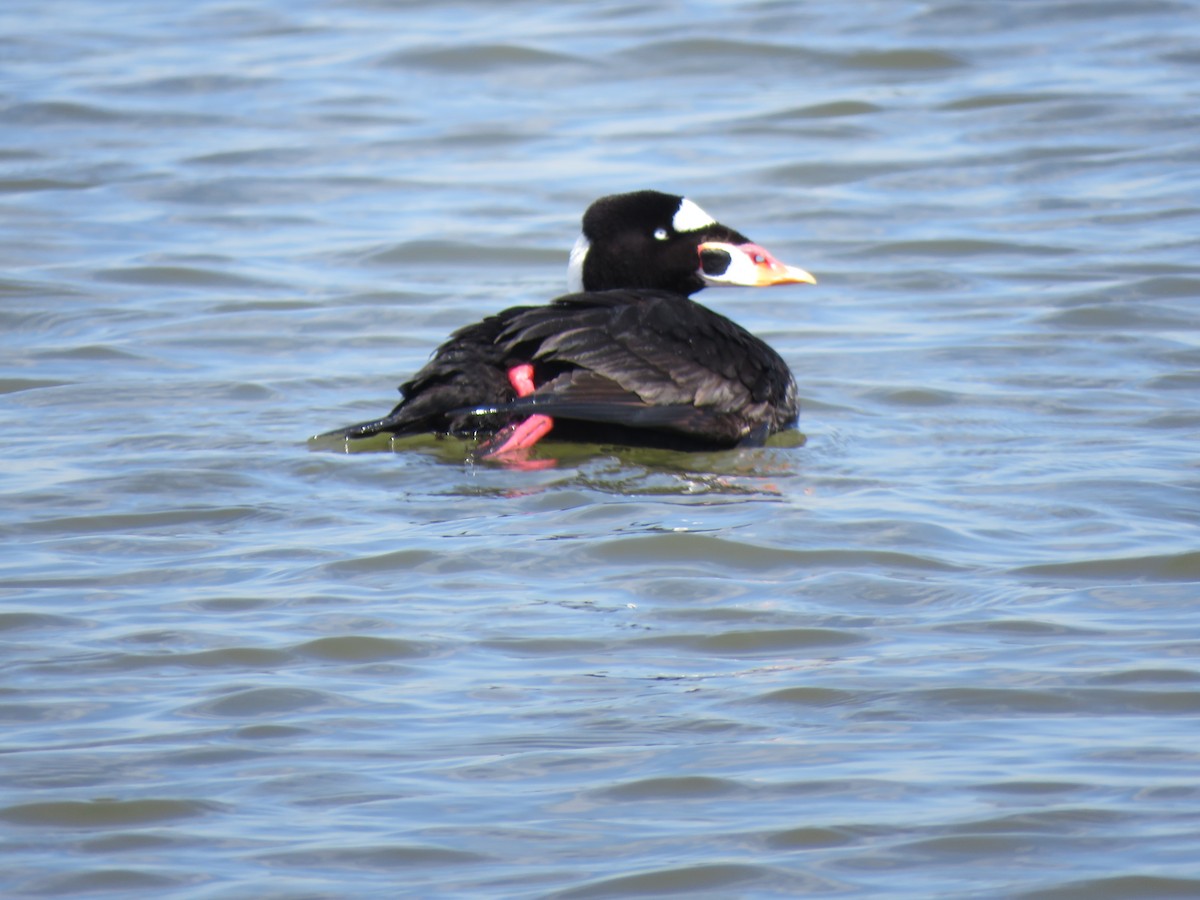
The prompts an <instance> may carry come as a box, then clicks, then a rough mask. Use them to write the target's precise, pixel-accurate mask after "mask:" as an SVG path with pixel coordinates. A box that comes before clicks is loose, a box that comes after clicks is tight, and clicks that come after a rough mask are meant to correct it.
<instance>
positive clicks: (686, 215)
mask: <svg viewBox="0 0 1200 900" xmlns="http://www.w3.org/2000/svg"><path fill="white" fill-rule="evenodd" d="M716 224H717V220H716V219H714V218H713V217H712V216H710V215H709V214H708V213H706V212H705V211H704V210H702V209H701V208H700V207H698V206H697V205H696V204H695V203H693V202H692V201H691V200H688V199H687V198H686V197H685V198H683V199H682V200H680V201H679V209H678V210H677V211H676V213H675V217H674V218H673V219H671V227H672V228H674V229H675V230H676V231H699V230H700V229H701V228H707V227H708V226H709V225H716Z"/></svg>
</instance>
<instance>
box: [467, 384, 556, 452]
mask: <svg viewBox="0 0 1200 900" xmlns="http://www.w3.org/2000/svg"><path fill="white" fill-rule="evenodd" d="M508 382H509V384H511V385H512V386H513V390H514V391H516V392H517V396H518V397H528V396H529V395H530V394H532V393H533V392H534V391H535V390H536V389H537V385H535V384H534V383H533V366H532V365H530V364H529V363H523V364H521V365H519V366H513V367H512V368H511V369H509V370H508ZM553 427H554V419H553V418H551V417H550V416H543V415H540V414H534V415H532V416H530V417H529V418H527V419H523V420H521V421H520V422H514V423H513V424H511V425H508V426H505V427H504V428H502V429H500V431H498V432H496V434H494V435H493V436H492V437H491V438H489V439H488V440H487V441H485V442H484V443H482V444H480V445H479V450H480V451H482V452H481V453H480V454H479V455H480V456H482V457H483V458H484V459H498V458H500V459H501V461H507V462H513V463H516V464H517V465H519V466H520V467H521V468H545V467H546V466H552V465H554V461H553V460H544V461H538V462H533V461H530V460H527V459H524V458H523V457H524V456H525V455H526V454H527V453H528V451H529V448H530V447H532V446H533V445H534V444H536V443H537V442H538V441H540V440H541V439H542V438H544V437H545V436H546V435H547V434H549V432H550V429H551V428H553ZM539 463H544V465H542V464H539Z"/></svg>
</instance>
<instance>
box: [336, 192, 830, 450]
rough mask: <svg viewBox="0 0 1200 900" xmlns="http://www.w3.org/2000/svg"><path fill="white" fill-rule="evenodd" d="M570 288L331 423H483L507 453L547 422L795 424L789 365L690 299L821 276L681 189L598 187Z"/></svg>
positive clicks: (456, 340) (583, 435)
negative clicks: (603, 193) (364, 414)
mask: <svg viewBox="0 0 1200 900" xmlns="http://www.w3.org/2000/svg"><path fill="white" fill-rule="evenodd" d="M568 279H569V282H570V287H571V290H572V291H574V293H571V294H567V295H566V296H563V297H559V298H558V299H557V300H555V301H554V302H552V303H550V304H548V305H546V306H517V307H513V308H512V309H506V310H504V311H503V312H500V313H497V314H496V315H493V316H488V317H487V318H486V319H484V320H483V321H481V322H477V323H476V324H474V325H468V326H467V327H465V328H461V329H459V330H458V331H456V332H454V334H453V335H451V336H450V339H449V340H448V341H446V343H444V344H443V345H442V346H441V347H439V348H438V350H437V352H436V353H434V355H433V358H432V359H431V360H430V361H429V363H428V364H427V365H426V366H425V367H424V368H423V369H421V370H420V371H419V372H417V374H416V375H414V376H413V377H412V379H410V380H409V381H407V382H406V383H405V384H403V385H401V387H400V392H401V393H402V394H403V396H404V399H403V400H401V401H400V403H399V404H398V405H397V406H396V408H395V409H393V410H392V411H391V412H390V413H388V415H386V416H384V417H383V418H382V419H376V420H375V421H372V422H363V423H361V424H358V425H351V426H350V427H348V428H341V429H338V430H336V431H332V432H329V433H328V435H322V436H323V437H325V436H334V437H337V436H341V437H346V438H361V437H367V436H370V435H374V434H379V433H381V432H392V433H393V434H396V435H405V434H417V433H421V432H435V433H439V434H454V435H459V436H467V437H469V436H474V435H483V436H485V438H486V439H485V440H484V442H483V443H482V444H481V445H480V447H479V451H478V452H479V454H480V455H482V456H492V457H503V456H504V455H506V454H513V453H516V452H518V451H521V450H524V449H525V448H528V447H531V446H533V444H535V443H536V442H537V441H538V440H539V439H541V438H542V437H543V436H544V435H545V434H546V433H547V432H549V431H550V430H551V428H553V429H554V431H555V435H556V437H561V438H566V439H575V440H583V441H591V442H597V443H614V442H616V443H631V444H639V445H650V446H665V447H676V448H680V449H705V448H719V447H733V446H737V445H754V444H761V443H762V442H763V441H764V440H765V439H766V438H767V436H768V435H770V434H772V433H774V432H776V431H779V430H781V429H784V428H788V427H789V426H791V425H793V424H795V421H796V416H797V403H796V383H795V381H794V379H793V378H792V373H791V372H790V371H789V370H788V367H787V364H786V363H784V361H783V360H782V359H781V358H780V357H779V354H777V353H776V352H775V351H774V350H772V349H771V348H770V347H768V346H767V345H766V344H765V343H763V342H762V341H761V340H759V339H758V338H756V337H754V336H753V335H752V334H750V333H749V332H747V331H745V330H744V329H742V328H741V327H740V326H738V325H735V324H734V323H733V322H731V321H730V320H729V319H727V318H725V317H724V316H721V315H718V314H717V313H714V312H712V311H711V310H709V309H706V308H705V307H703V306H701V305H700V304H698V303H696V302H694V301H693V300H691V299H689V295H690V294H693V293H695V292H696V291H698V290H700V289H701V288H703V287H705V286H707V285H713V286H718V285H729V286H731V285H744V286H751V287H757V286H765V285H772V284H797V283H800V282H806V283H809V284H815V283H816V280H815V279H814V278H813V277H812V275H810V274H809V273H808V272H805V271H804V270H803V269H797V268H794V267H792V266H786V265H784V264H782V263H780V262H779V261H778V260H776V259H775V258H774V257H773V256H772V255H771V254H770V253H768V252H767V251H766V250H764V249H763V248H762V247H759V246H758V245H757V244H754V243H751V242H750V241H749V240H748V239H747V238H746V237H744V236H743V235H741V234H739V233H738V232H736V231H734V230H733V229H732V228H727V227H726V226H724V225H721V224H718V223H717V222H716V221H715V220H714V219H713V218H712V217H711V216H709V215H708V214H707V213H705V212H704V211H703V210H702V209H700V207H699V206H697V205H696V204H694V203H692V202H691V201H690V200H686V199H684V198H682V197H676V196H672V195H670V194H662V193H659V192H657V191H638V192H636V193H632V194H617V195H614V196H611V197H604V198H602V199H600V200H597V201H596V202H595V203H593V204H592V205H591V206H590V207H589V208H588V210H587V212H586V213H585V214H584V217H583V234H582V235H581V236H580V238H579V240H578V241H577V242H576V244H575V249H574V250H573V251H572V252H571V261H570V265H569V268H568Z"/></svg>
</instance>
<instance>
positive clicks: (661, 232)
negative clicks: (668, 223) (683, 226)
mask: <svg viewBox="0 0 1200 900" xmlns="http://www.w3.org/2000/svg"><path fill="white" fill-rule="evenodd" d="M669 237H670V235H669V234H667V229H665V228H656V229H654V239H655V240H656V241H665V240H666V239H667V238H669Z"/></svg>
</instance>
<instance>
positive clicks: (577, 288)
mask: <svg viewBox="0 0 1200 900" xmlns="http://www.w3.org/2000/svg"><path fill="white" fill-rule="evenodd" d="M591 249H592V242H591V241H589V240H588V239H587V235H585V234H581V235H580V236H579V237H578V238H577V239H576V241H575V246H574V247H572V248H571V259H570V261H569V262H568V263H567V290H568V291H570V292H571V293H573V294H578V293H579V292H581V291H582V290H583V261H584V260H585V259H587V255H588V251H589V250H591Z"/></svg>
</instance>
